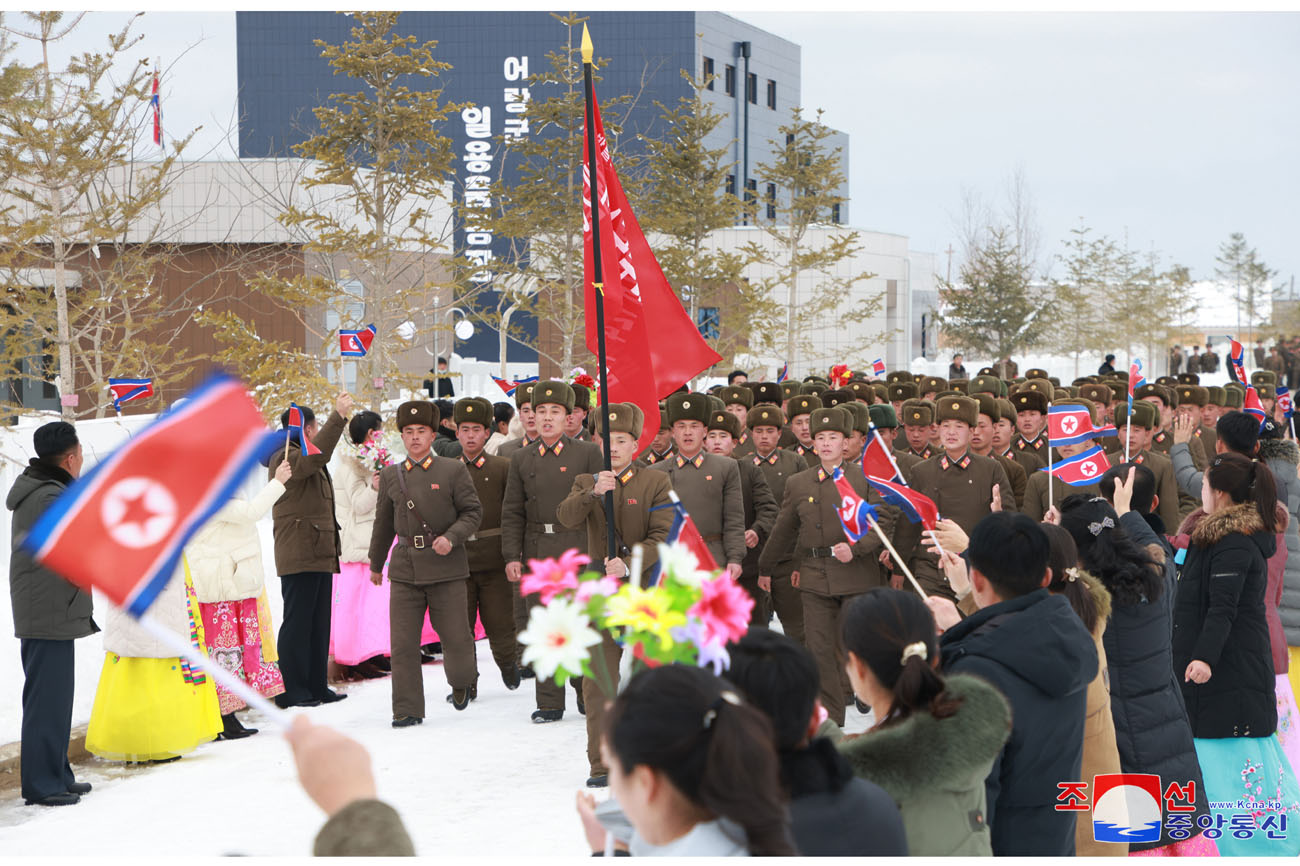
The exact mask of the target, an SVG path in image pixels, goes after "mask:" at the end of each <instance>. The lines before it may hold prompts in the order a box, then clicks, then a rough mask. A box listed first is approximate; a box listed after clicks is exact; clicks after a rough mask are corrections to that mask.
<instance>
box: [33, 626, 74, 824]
mask: <svg viewBox="0 0 1300 866" xmlns="http://www.w3.org/2000/svg"><path fill="white" fill-rule="evenodd" d="M19 646H20V652H21V653H22V658H23V677H24V680H23V732H22V736H23V747H22V748H23V750H22V757H21V758H20V763H21V765H22V788H23V791H22V793H23V797H24V798H25V799H27V800H41V799H44V798H46V797H49V796H51V795H53V794H62V793H64V792H65V791H67V790H68V786H69V785H71V784H72V783H73V782H75V781H77V780H76V778H75V777H74V776H73V775H72V767H71V765H69V764H68V740H70V739H71V738H72V691H73V680H74V678H75V676H76V664H75V661H74V659H75V656H74V655H73V642H72V641H70V640H35V639H31V638H24V639H23V640H22V641H21V642H20V644H19Z"/></svg>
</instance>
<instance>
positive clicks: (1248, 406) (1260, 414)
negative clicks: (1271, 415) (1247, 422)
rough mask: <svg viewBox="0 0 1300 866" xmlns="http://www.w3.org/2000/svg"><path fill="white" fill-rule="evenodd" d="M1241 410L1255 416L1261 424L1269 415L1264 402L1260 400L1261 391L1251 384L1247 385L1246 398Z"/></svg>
mask: <svg viewBox="0 0 1300 866" xmlns="http://www.w3.org/2000/svg"><path fill="white" fill-rule="evenodd" d="M1241 411H1243V412H1245V413H1246V414H1247V415H1249V416H1250V417H1252V418H1254V419H1255V420H1256V421H1258V422H1259V423H1260V424H1263V423H1264V419H1265V418H1267V417H1268V413H1266V412H1265V411H1264V404H1263V403H1261V402H1260V400H1259V392H1258V391H1256V390H1255V388H1254V387H1253V386H1251V385H1247V386H1246V398H1245V400H1244V401H1243V403H1242V407H1241Z"/></svg>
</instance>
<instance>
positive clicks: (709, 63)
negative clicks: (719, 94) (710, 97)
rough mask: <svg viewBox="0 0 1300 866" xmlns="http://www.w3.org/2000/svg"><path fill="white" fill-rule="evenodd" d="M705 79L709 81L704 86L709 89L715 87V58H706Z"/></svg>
mask: <svg viewBox="0 0 1300 866" xmlns="http://www.w3.org/2000/svg"><path fill="white" fill-rule="evenodd" d="M704 80H705V81H706V82H707V83H706V84H705V85H704V86H705V88H707V89H708V90H712V89H713V58H712V57H706V58H704Z"/></svg>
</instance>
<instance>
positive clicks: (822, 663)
mask: <svg viewBox="0 0 1300 866" xmlns="http://www.w3.org/2000/svg"><path fill="white" fill-rule="evenodd" d="M851 423H852V422H851V421H850V418H849V415H848V413H847V412H846V411H845V410H844V409H842V408H839V407H833V408H830V409H817V410H815V411H814V412H813V415H812V425H813V429H814V431H815V433H814V440H815V442H816V445H817V453H818V464H817V466H816V467H814V468H812V469H806V470H804V471H803V472H800V473H799V474H798V475H796V476H794V477H793V478H791V479H790V480H789V481H787V482H786V485H785V498H784V499H783V500H782V503H781V513H780V516H778V517H777V520H776V526H775V527H774V528H773V530H772V537H771V538H770V539H769V540H768V543H767V544H766V545H765V546H764V547H763V553H762V555H761V556H760V557H759V573H760V574H761V575H762V576H763V577H762V579H763V581H764V583H765V584H768V585H770V583H771V578H772V574H773V572H774V571H775V570H776V568H777V566H778V565H779V564H780V563H781V562H782V561H784V560H786V559H791V560H793V562H794V567H795V570H794V572H793V574H792V575H791V582H792V583H793V585H794V586H796V587H797V588H798V589H799V591H800V592H801V593H802V594H803V610H804V639H805V641H806V643H807V646H808V649H809V650H810V651H811V652H812V654H813V656H814V657H815V658H816V659H817V669H818V671H819V673H820V674H821V677H820V678H821V701H822V706H824V707H825V708H826V712H827V714H828V715H829V716H830V719H831V721H833V722H835V724H837V725H840V726H841V727H843V725H844V695H845V690H844V685H843V682H842V678H843V676H844V662H845V656H844V648H843V645H842V644H841V642H840V615H841V613H842V612H843V610H844V606H845V605H846V604H848V602H850V601H852V600H853V599H854V598H856V597H857V596H859V595H861V594H862V593H864V592H866V591H867V590H869V589H872V588H873V587H877V586H885V585H887V583H888V576H887V575H886V573H885V571H884V569H883V567H882V566H881V564H880V561H879V558H878V557H879V552H880V550H881V549H882V548H883V545H882V544H881V541H880V537H879V536H878V535H877V534H876V533H875V532H868V533H867V534H866V535H864V536H862V538H860V539H859V540H858V541H857V542H854V543H849V541H848V539H847V538H846V537H845V535H844V527H843V526H842V525H841V523H840V519H839V507H840V504H841V497H840V493H839V490H838V489H837V487H836V485H835V481H834V480H833V478H832V475H833V473H834V471H835V469H837V468H840V467H846V468H849V469H850V470H852V468H851V467H848V464H845V463H844V459H843V455H844V438H845V436H847V434H848V431H849V429H850V426H851ZM844 477H845V478H847V479H848V481H849V484H851V485H852V486H853V489H854V491H855V492H856V493H857V494H858V495H859V496H861V497H862V498H863V499H865V500H867V501H868V502H870V503H871V504H872V505H873V506H875V508H876V513H877V515H878V520H879V524H880V529H881V531H882V532H884V533H885V534H886V535H889V534H890V533H891V532H892V531H893V528H894V521H895V519H896V515H897V513H898V512H897V509H895V508H893V507H892V506H887V505H884V504H883V503H882V502H881V499H880V497H879V496H878V495H877V494H876V492H875V491H874V490H872V489H871V487H870V485H868V484H867V480H866V478H865V477H864V476H863V474H862V473H861V472H858V471H846V472H845V473H844Z"/></svg>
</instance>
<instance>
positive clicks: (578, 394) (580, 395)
mask: <svg viewBox="0 0 1300 866" xmlns="http://www.w3.org/2000/svg"><path fill="white" fill-rule="evenodd" d="M569 387H570V388H572V389H573V409H586V410H587V411H589V412H590V411H591V389H590V388H588V387H587V386H586V385H579V384H578V383H577V382H574V383H573V384H572V385H570V386H569ZM573 409H570V410H569V411H570V412H572V411H573Z"/></svg>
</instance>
